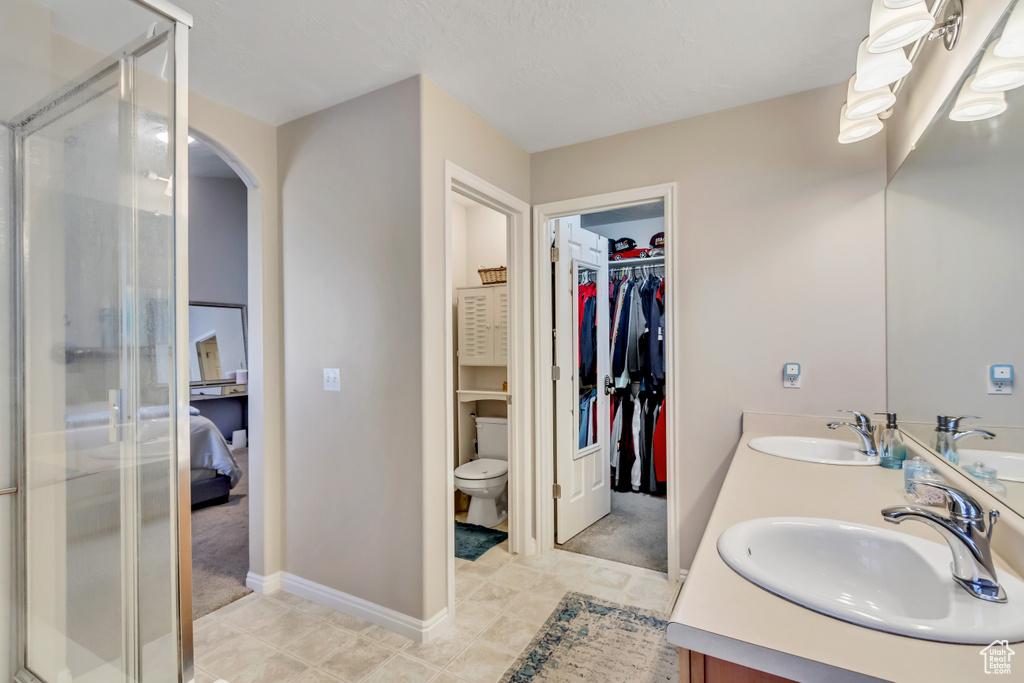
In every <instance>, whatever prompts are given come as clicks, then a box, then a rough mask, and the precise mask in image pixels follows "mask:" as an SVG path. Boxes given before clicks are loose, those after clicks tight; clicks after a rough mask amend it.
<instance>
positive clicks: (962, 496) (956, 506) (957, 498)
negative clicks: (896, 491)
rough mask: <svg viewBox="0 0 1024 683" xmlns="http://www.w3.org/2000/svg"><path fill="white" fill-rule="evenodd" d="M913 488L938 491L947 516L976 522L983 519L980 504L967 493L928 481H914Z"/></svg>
mask: <svg viewBox="0 0 1024 683" xmlns="http://www.w3.org/2000/svg"><path fill="white" fill-rule="evenodd" d="M914 486H930V487H932V488H933V489H938V490H939V491H941V492H942V494H943V495H944V496H945V498H946V508H947V509H948V510H949V514H950V516H952V517H955V518H956V519H959V520H963V521H970V522H976V521H979V520H982V519H984V515H982V512H981V503H979V502H978V501H976V500H975V499H974V498H973V497H971V495H970V494H969V493H966V492H964V491H961V490H960V489H955V488H953V487H952V486H947V485H945V484H933V483H931V482H928V481H915V482H914Z"/></svg>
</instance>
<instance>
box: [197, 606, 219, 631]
mask: <svg viewBox="0 0 1024 683" xmlns="http://www.w3.org/2000/svg"><path fill="white" fill-rule="evenodd" d="M219 611H220V610H217V612H219ZM217 612H210V613H209V614H207V615H206V616H203V617H199V618H198V619H196V620H195V621H193V622H192V633H193V634H196V633H199V632H200V631H202V630H203V629H204V628H207V627H208V626H210V625H211V624H216V623H218V622H219V621H220V619H218V618H217Z"/></svg>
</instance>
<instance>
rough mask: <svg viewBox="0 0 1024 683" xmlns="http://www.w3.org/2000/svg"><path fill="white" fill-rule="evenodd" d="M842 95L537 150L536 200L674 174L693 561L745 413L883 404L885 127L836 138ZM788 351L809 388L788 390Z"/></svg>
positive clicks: (674, 309)
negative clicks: (869, 134) (853, 138)
mask: <svg viewBox="0 0 1024 683" xmlns="http://www.w3.org/2000/svg"><path fill="white" fill-rule="evenodd" d="M844 96H845V85H842V84H841V85H836V86H832V87H828V88H822V89H818V90H813V91H809V92H805V93H799V94H796V95H791V96H788V97H783V98H779V99H775V100H770V101H767V102H761V103H758V104H753V105H748V106H745V107H739V108H736V109H731V110H728V111H722V112H717V113H714V114H709V115H706V116H700V117H696V118H692V119H686V120H683V121H677V122H674V123H670V124H665V125H661V126H656V127H652V128H647V129H644V130H639V131H634V132H630V133H624V134H621V135H616V136H612V137H608V138H604V139H601V140H595V141H592V142H586V143H582V144H578V145H572V146H570V147H564V148H560V149H555V150H551V151H548V152H542V153H539V154H535V155H533V158H532V164H531V169H532V178H531V181H532V191H531V195H532V200H533V203H534V204H542V203H545V202H551V201H556V200H562V199H569V198H573V197H582V196H587V195H594V194H599V193H605V192H612V191H615V190H622V189H626V188H633V187H640V186H646V185H654V184H659V183H666V182H672V181H675V182H677V183H678V215H677V217H676V218H677V226H678V236H677V238H676V239H674V240H672V241H670V242H668V244H667V248H669V249H672V250H673V252H672V253H673V258H674V261H675V263H676V264H677V268H676V272H673V273H670V274H669V276H670V277H678V278H680V280H681V282H680V283H679V286H680V288H681V289H680V291H681V292H682V296H681V297H680V298H679V300H677V301H670V302H669V306H670V313H669V315H670V316H671V324H672V330H673V331H674V334H675V339H674V341H673V342H672V343H673V345H674V349H675V354H676V359H677V360H676V366H675V372H677V373H679V374H680V375H681V376H682V377H685V378H686V381H685V384H684V386H686V387H687V389H686V391H685V393H684V395H682V396H679V397H676V398H675V400H674V401H673V408H672V411H673V412H672V416H673V418H674V419H675V421H676V422H675V424H676V425H677V427H676V433H677V435H678V436H677V438H678V439H679V443H678V452H677V453H676V455H675V457H676V458H677V463H678V468H677V473H678V480H677V481H675V482H673V485H674V486H675V487H676V491H677V492H678V496H679V498H678V499H679V502H680V505H679V529H680V532H681V534H682V543H681V550H680V560H681V564H682V566H683V567H688V566H689V564H690V562H691V560H692V558H693V555H694V553H695V552H696V548H697V544H698V542H699V541H700V538H701V535H702V534H703V532H704V527H705V524H706V522H707V519H708V516H709V515H710V513H711V509H712V506H713V505H714V502H715V499H716V497H717V495H718V491H719V488H720V486H721V483H722V479H723V477H724V476H725V472H726V469H727V467H728V464H729V456H730V453H731V452H732V451H733V450H734V449H735V447H736V444H737V442H738V439H739V436H740V417H741V413H742V411H744V410H749V411H764V412H778V413H791V414H828V413H829V412H831V411H832V410H835V409H839V408H857V409H860V410H867V411H875V410H881V409H882V408H883V406H884V405H885V313H884V311H885V290H884V287H885V279H884V276H885V273H884V220H885V216H884V189H885V181H886V176H885V141H884V138H883V137H882V136H878V137H876V138H873V139H872V140H870V141H867V142H864V143H862V144H858V145H840V144H838V143H837V142H836V129H835V125H836V124H835V121H836V116H835V113H836V112H837V111H838V110H839V107H840V106H841V105H842V102H843V99H844ZM667 239H671V236H668V237H667ZM789 361H796V362H800V363H802V364H803V371H804V375H803V388H802V389H783V388H782V378H781V371H782V365H783V363H785V362H789Z"/></svg>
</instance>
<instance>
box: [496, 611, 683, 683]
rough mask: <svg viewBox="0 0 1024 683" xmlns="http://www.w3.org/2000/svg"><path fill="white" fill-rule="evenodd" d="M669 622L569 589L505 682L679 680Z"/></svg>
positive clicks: (553, 682)
mask: <svg viewBox="0 0 1024 683" xmlns="http://www.w3.org/2000/svg"><path fill="white" fill-rule="evenodd" d="M666 628H668V622H667V621H665V620H664V619H663V618H662V616H660V615H659V614H658V613H656V612H653V611H651V610H643V609H639V608H637V607H627V606H626V605H620V604H617V603H614V602H609V601H607V600H600V599H598V598H595V597H592V596H590V595H582V594H580V593H566V595H565V597H564V598H562V602H560V603H559V604H558V607H556V608H555V611H554V612H552V613H551V616H550V617H548V620H547V622H546V623H545V624H544V626H543V627H542V628H541V630H540V631H539V632H538V634H537V636H536V637H535V638H534V639H533V642H532V643H530V644H529V645H528V646H527V648H526V649H525V650H524V651H523V654H521V655H520V656H519V659H518V660H516V662H515V664H513V665H512V666H511V667H509V669H508V671H506V672H505V675H504V677H503V678H502V679H501V681H502V683H538V682H540V681H544V682H545V683H568V682H569V681H574V682H580V681H586V682H587V683H627V682H628V683H654V682H655V681H658V682H668V681H677V680H678V679H679V655H678V650H676V648H674V647H673V646H671V645H669V642H668V640H667V639H666V637H665V629H666Z"/></svg>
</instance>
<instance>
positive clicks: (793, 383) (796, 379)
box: [782, 363, 802, 389]
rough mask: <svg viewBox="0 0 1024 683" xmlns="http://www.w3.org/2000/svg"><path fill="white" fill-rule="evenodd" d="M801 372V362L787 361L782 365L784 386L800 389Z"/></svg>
mask: <svg viewBox="0 0 1024 683" xmlns="http://www.w3.org/2000/svg"><path fill="white" fill-rule="evenodd" d="M801 374H802V373H801V368H800V364H799V363H786V364H785V365H783V366H782V386H783V387H785V388H786V389H799V388H800V375H801Z"/></svg>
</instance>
